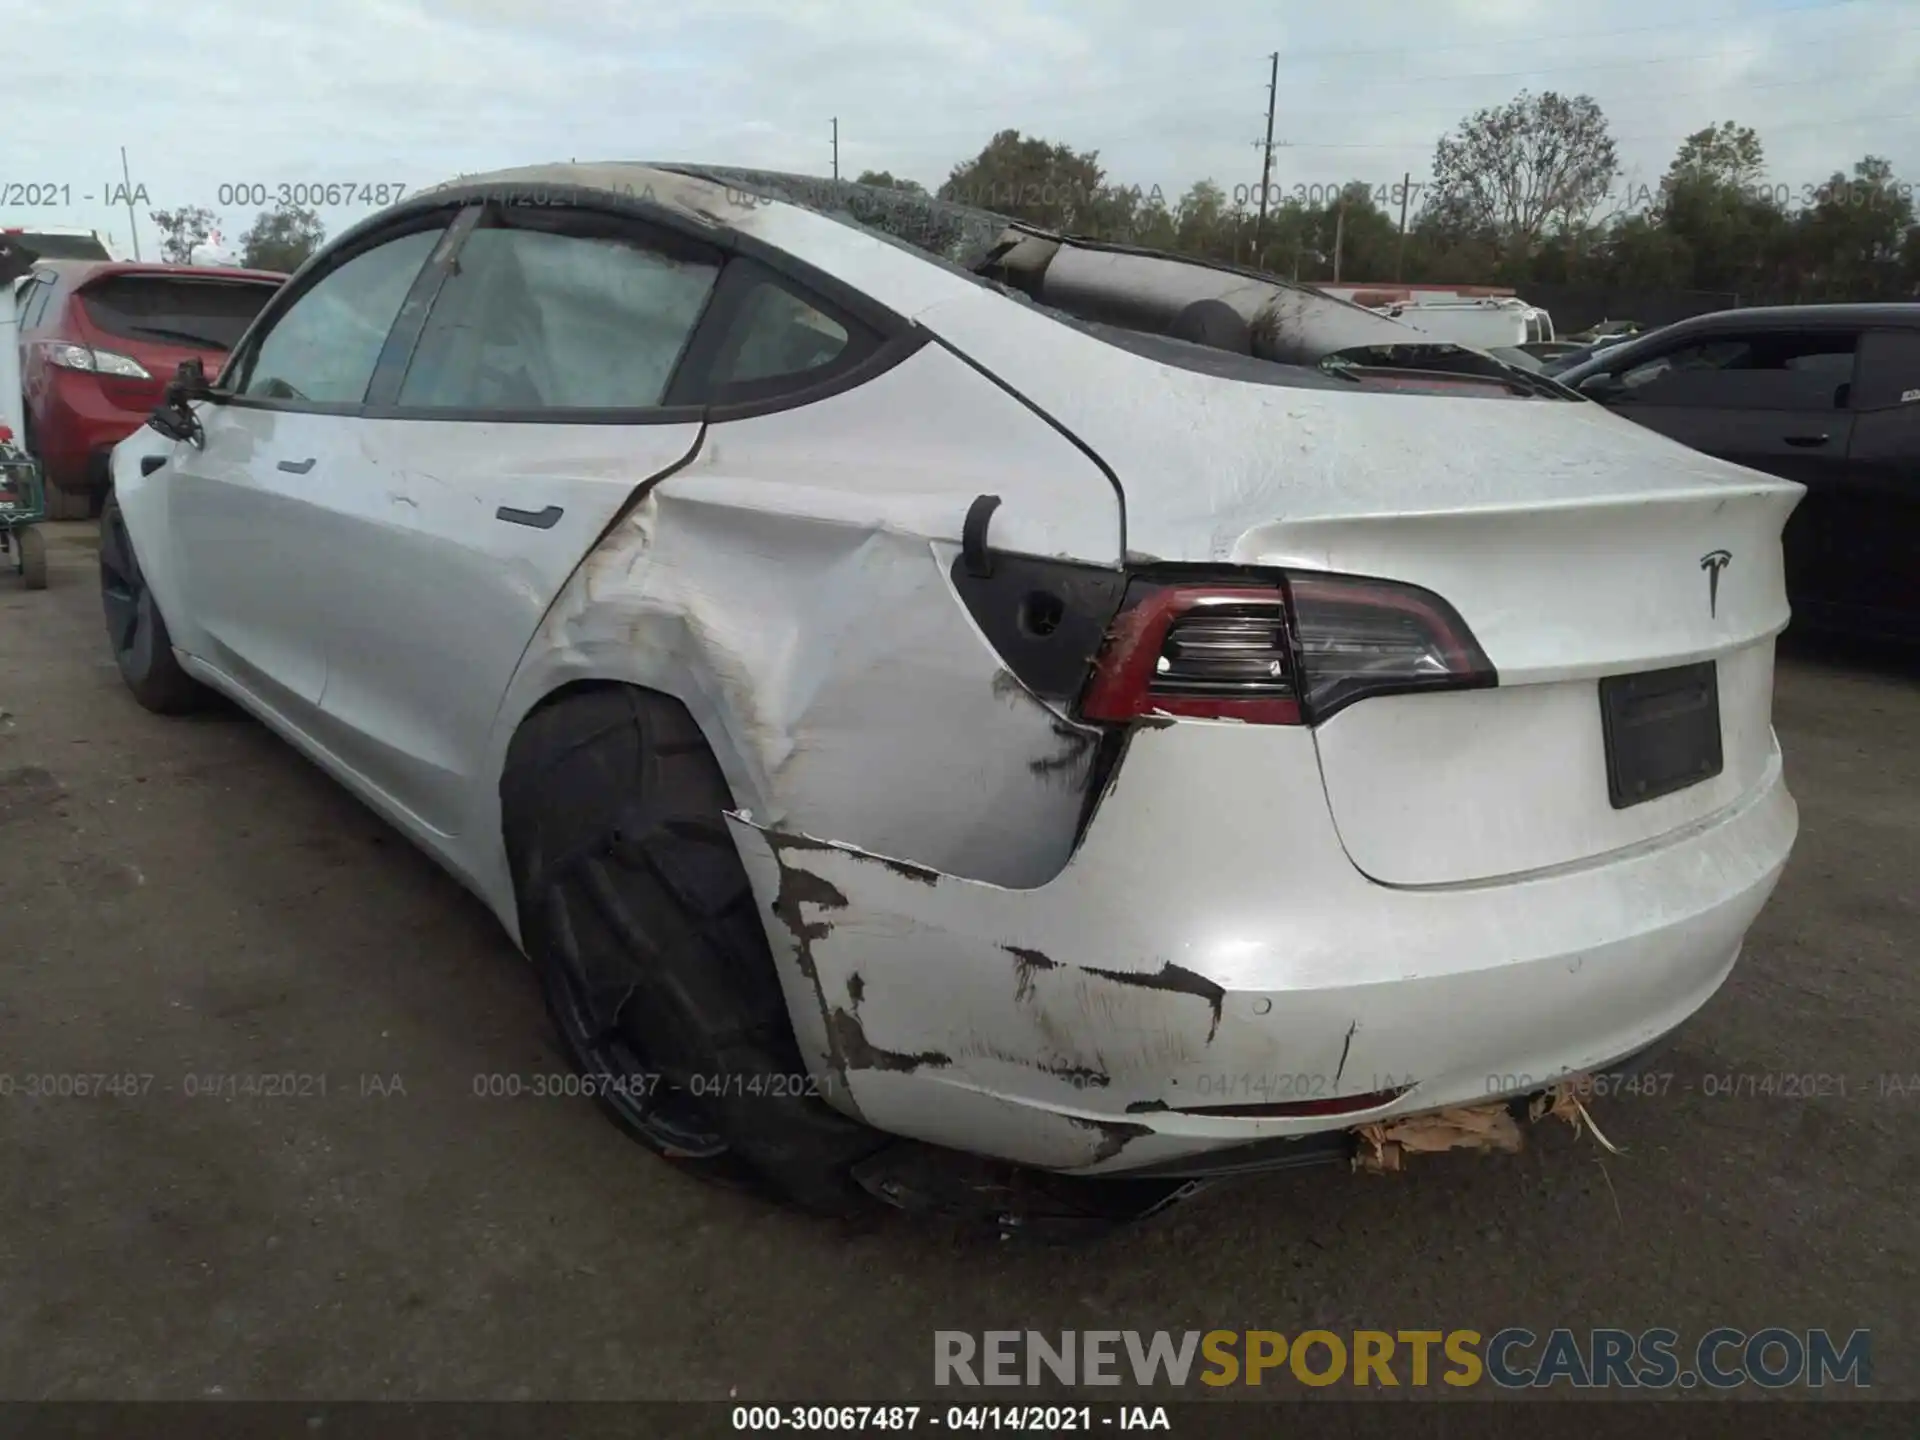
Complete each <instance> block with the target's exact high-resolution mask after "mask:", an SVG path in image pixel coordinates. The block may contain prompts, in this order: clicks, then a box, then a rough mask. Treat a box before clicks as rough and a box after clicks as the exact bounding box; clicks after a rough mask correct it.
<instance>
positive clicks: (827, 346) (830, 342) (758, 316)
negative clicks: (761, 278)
mask: <svg viewBox="0 0 1920 1440" xmlns="http://www.w3.org/2000/svg"><path fill="white" fill-rule="evenodd" d="M847 338H848V337H847V330H846V327H845V326H844V325H842V324H841V323H840V322H839V321H837V320H835V319H833V318H831V317H830V316H828V315H826V314H823V313H822V312H821V311H819V310H816V309H815V308H814V307H813V306H811V305H809V304H808V303H807V302H806V301H804V300H802V299H801V298H800V297H799V296H797V295H794V294H791V293H789V292H788V291H786V290H782V289H780V288H779V287H778V286H776V285H772V284H768V283H765V282H761V283H759V284H756V285H755V286H754V287H753V289H752V290H751V291H749V292H748V293H747V295H746V297H745V299H744V300H743V301H742V302H741V304H740V308H739V309H738V310H736V311H735V312H734V315H733V318H732V321H731V323H730V324H729V325H728V326H727V337H726V339H725V341H724V342H723V343H722V346H721V351H720V358H719V361H718V363H717V364H716V365H715V367H714V372H713V379H714V383H715V384H716V385H718V386H727V385H739V384H745V383H747V382H749V381H754V380H772V379H776V378H778V377H780V376H785V375H791V376H800V375H803V374H804V373H805V372H806V371H809V370H817V369H819V368H820V367H821V366H822V365H828V364H831V363H832V362H833V361H834V360H836V359H838V358H839V357H840V355H841V354H842V353H843V352H844V351H845V350H846V348H847Z"/></svg>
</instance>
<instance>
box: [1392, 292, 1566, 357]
mask: <svg viewBox="0 0 1920 1440" xmlns="http://www.w3.org/2000/svg"><path fill="white" fill-rule="evenodd" d="M1379 309H1380V313H1381V314H1382V315H1387V316H1390V317H1392V318H1393V319H1395V320H1398V321H1399V322H1400V323H1401V324H1403V325H1411V326H1413V327H1414V328H1415V329H1416V330H1423V331H1425V332H1426V333H1427V334H1429V335H1432V336H1433V337H1434V338H1436V339H1439V340H1448V341H1451V342H1452V343H1454V344H1456V345H1466V346H1470V347H1471V348H1473V349H1475V350H1494V349H1500V348H1503V347H1508V346H1519V345H1537V344H1542V343H1545V342H1547V341H1551V340H1552V339H1553V338H1554V334H1553V317H1552V316H1551V315H1549V314H1548V313H1547V312H1546V311H1545V310H1542V309H1540V308H1539V307H1538V306H1537V305H1529V304H1527V302H1526V301H1524V300H1522V299H1520V298H1519V297H1518V296H1516V295H1508V296H1502V297H1485V298H1480V299H1460V300H1438V299H1434V300H1429V299H1426V298H1424V297H1421V298H1417V299H1414V300H1410V301H1400V302H1397V303H1395V304H1392V305H1386V306H1381V307H1379Z"/></svg>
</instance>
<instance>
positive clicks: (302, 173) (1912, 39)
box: [0, 0, 1920, 253]
mask: <svg viewBox="0 0 1920 1440" xmlns="http://www.w3.org/2000/svg"><path fill="white" fill-rule="evenodd" d="M22 3H23V0H11V3H10V4H9V5H8V10H9V13H10V15H11V16H12V17H15V18H14V23H13V24H11V25H10V26H9V27H8V29H9V34H10V36H11V37H13V38H12V40H11V43H12V45H13V46H14V47H15V55H14V58H13V61H12V63H10V64H9V66H8V77H7V80H6V83H5V86H4V90H3V91H0V134H4V135H5V136H6V138H7V141H8V143H7V144H6V145H5V147H4V149H0V187H4V188H0V201H4V202H6V203H5V204H4V205H3V206H0V225H20V224H28V223H35V222H37V223H42V224H83V225H89V226H97V227H99V228H101V229H104V230H108V231H111V232H112V233H113V234H114V236H115V238H116V240H117V241H118V242H119V243H120V244H122V245H123V246H124V245H125V244H126V239H127V227H128V219H127V214H126V211H125V208H124V207H122V208H120V209H119V210H117V211H115V210H114V209H113V208H112V207H111V206H110V205H109V204H108V203H107V201H108V198H109V188H110V187H112V186H116V185H118V184H119V182H120V174H121V171H120V147H121V146H122V145H124V146H125V147H126V149H127V155H128V168H129V172H130V175H131V178H132V180H133V182H134V185H135V186H136V187H138V188H139V189H140V190H143V191H144V192H145V195H144V199H143V201H142V203H141V204H140V205H139V207H138V208H139V211H140V223H141V235H142V239H143V241H144V243H145V245H146V247H147V249H148V252H149V253H151V250H152V247H153V243H154V241H153V231H152V227H151V225H150V224H149V223H148V222H147V219H146V211H147V210H148V209H162V208H171V207H173V206H176V205H183V204H199V205H205V206H207V207H208V208H210V209H213V210H215V211H216V212H218V213H220V214H221V215H222V218H223V220H224V222H225V225H226V227H227V235H228V238H229V239H230V240H231V239H232V238H233V237H234V236H237V234H238V233H239V231H240V230H242V229H244V228H245V226H246V224H247V223H248V222H249V221H250V220H251V218H252V215H253V208H254V207H250V206H248V205H246V204H245V203H244V193H245V192H240V193H241V194H242V196H243V203H239V204H234V203H222V199H223V192H222V187H223V186H228V187H231V186H262V187H266V189H267V190H268V191H269V192H274V191H277V188H278V187H279V186H281V185H298V184H307V185H313V184H327V183H332V184H340V185H343V186H344V185H351V186H352V187H354V188H355V189H356V191H357V189H358V187H360V186H364V185H368V184H380V183H386V184H389V185H405V186H407V187H409V188H413V187H417V186H420V185H422V184H428V183H432V182H434V181H437V180H442V179H446V178H448V177H450V176H452V175H455V174H458V173H462V172H468V171H476V170H487V169H494V168H499V167H503V166H507V165H516V164H525V163H530V162H538V161H543V160H554V159H567V158H569V157H577V158H580V159H583V160H584V159H588V158H593V159H614V158H618V159H642V158H653V159H704V160H709V161H714V162H720V163H728V164H736V165H753V166H762V167H768V168H779V169H790V170H801V171H809V172H814V173H819V174H826V173H829V172H830V168H831V165H832V150H831V122H832V119H833V117H835V116H837V117H838V118H839V125H840V166H841V170H842V173H843V174H846V175H853V174H856V173H858V172H859V171H860V170H862V169H867V168H875V169H888V170H892V171H894V172H895V173H896V174H904V175H909V176H912V177H914V178H916V179H918V180H921V181H923V182H924V183H926V184H928V185H929V186H931V185H935V184H938V183H939V181H941V180H942V179H944V178H945V176H946V174H947V172H948V170H949V169H950V168H951V167H952V165H953V164H954V163H955V162H956V161H958V160H960V159H963V158H964V157H966V156H968V155H971V154H973V153H975V152H977V151H978V149H979V148H980V146H981V145H982V144H983V143H984V142H985V141H986V139H987V138H988V137H989V136H990V135H991V134H992V133H993V132H994V131H995V130H996V129H1000V128H1004V127H1009V126H1011V127H1015V128H1018V129H1020V130H1022V131H1025V132H1027V133H1030V134H1039V135H1042V136H1044V137H1046V138H1047V139H1049V140H1058V141H1065V142H1068V143H1071V144H1072V145H1074V146H1075V147H1076V148H1080V149H1097V150H1098V151H1099V152H1100V156H1101V159H1102V161H1103V163H1104V164H1105V165H1106V166H1107V169H1108V173H1109V178H1111V179H1114V180H1117V181H1120V182H1122V183H1127V184H1137V185H1139V186H1141V187H1143V188H1146V187H1151V186H1154V185H1158V186H1160V187H1161V188H1162V190H1163V191H1165V192H1166V193H1167V195H1168V196H1169V198H1170V199H1171V198H1172V197H1173V196H1175V195H1177V194H1178V193H1179V192H1180V191H1182V190H1184V189H1185V188H1186V187H1187V186H1188V185H1189V184H1191V183H1192V182H1193V181H1194V180H1195V179H1198V178H1201V177H1203V176H1210V177H1212V178H1213V179H1215V180H1216V181H1218V182H1220V183H1221V184H1222V185H1223V186H1226V187H1227V188H1228V190H1229V191H1230V192H1231V190H1232V189H1233V187H1235V186H1236V185H1239V186H1246V185H1250V184H1251V183H1252V182H1255V181H1257V180H1258V178H1259V168H1260V154H1259V141H1260V138H1261V133H1262V129H1263V126H1264V123H1265V113H1266V103H1267V93H1266V92H1267V73H1268V71H1267V66H1268V62H1267V59H1266V57H1267V55H1268V53H1269V52H1272V51H1276V50H1277V51H1278V52H1279V53H1280V75H1279V107H1278V118H1277V121H1276V125H1275V139H1276V140H1278V141H1283V142H1285V145H1284V147H1283V148H1278V149H1276V151H1275V179H1276V181H1277V182H1279V183H1280V184H1281V185H1283V186H1284V187H1287V188H1288V189H1291V187H1293V186H1296V185H1301V186H1312V185H1328V184H1332V183H1335V182H1339V181H1344V180H1348V179H1363V180H1367V181H1370V182H1372V183H1374V184H1376V185H1387V184H1391V183H1393V182H1395V181H1397V180H1398V178H1399V176H1400V175H1401V173H1402V172H1403V171H1407V170H1411V171H1412V172H1413V174H1414V177H1415V179H1416V180H1419V179H1421V178H1422V177H1423V176H1424V175H1425V174H1426V172H1427V170H1428V167H1429V165H1430V162H1431V159H1432V154H1433V144H1434V141H1435V139H1436V138H1437V137H1438V136H1439V135H1440V134H1442V133H1443V132H1444V131H1446V130H1447V129H1449V128H1450V127H1451V126H1452V125H1454V124H1455V123H1456V122H1457V121H1458V120H1459V119H1460V118H1461V117H1462V116H1463V115H1465V114H1467V113H1469V112H1470V111H1472V110H1473V109H1474V108H1476V107H1478V106H1482V105H1492V104H1499V103H1501V102H1503V101H1505V100H1507V99H1509V98H1511V97H1512V96H1513V95H1514V94H1515V93H1516V92H1517V91H1519V90H1521V89H1522V88H1528V87H1530V88H1532V89H1535V90H1541V89H1557V90H1561V91H1563V92H1570V93H1581V92H1584V93H1587V94H1591V95H1592V96H1594V97H1595V98H1596V99H1597V100H1598V101H1599V102H1600V104H1601V106H1602V107H1603V108H1604V110H1605V111H1606V113H1607V115H1608V117H1609V119H1610V121H1611V122H1612V126H1613V133H1614V135H1615V137H1616V139H1617V140H1618V142H1619V146H1620V151H1621V155H1622V159H1623V161H1624V163H1625V167H1626V173H1625V175H1624V176H1623V177H1622V181H1621V185H1622V187H1623V189H1624V190H1626V191H1631V190H1632V189H1633V187H1635V186H1638V185H1642V184H1650V183H1652V182H1654V181H1655V180H1657V179H1658V177H1659V174H1660V172H1661V171H1662V170H1663V169H1664V168H1665V166H1666V163H1667V160H1668V159H1669V158H1670V156H1671V155H1672V152H1673V149H1674V146H1675V144H1676V143H1677V142H1678V140H1679V139H1680V138H1681V137H1682V136H1683V135H1685V134H1686V133H1687V132H1689V131H1691V130H1694V129H1697V128H1699V127H1700V126H1702V125H1705V124H1708V123H1711V122H1713V121H1717V120H1722V119H1729V118H1730V119H1735V120H1739V121H1741V122H1744V123H1749V124H1752V125H1754V126H1756V127H1757V128H1758V129H1759V131H1760V133H1761V137H1762V139H1763V140H1764V142H1765V145H1766V151H1767V156H1768V161H1769V167H1770V170H1771V176H1770V179H1771V180H1772V181H1773V182H1774V183H1775V184H1776V185H1780V186H1785V187H1789V188H1790V189H1791V190H1793V191H1795V192H1798V191H1799V190H1800V188H1801V187H1802V186H1808V185H1812V184H1814V183H1817V182H1818V181H1820V180H1822V179H1824V178H1825V177H1826V176H1827V175H1828V174H1829V173H1830V172H1831V171H1832V170H1834V169H1835V168H1838V167H1845V166H1850V165H1851V164H1852V162H1853V161H1854V160H1856V159H1857V158H1859V157H1860V156H1861V155H1862V154H1865V153H1868V152H1872V153H1876V154H1880V155H1884V156H1886V157H1888V158H1889V159H1891V160H1892V161H1893V162H1894V165H1895V168H1896V171H1897V172H1898V173H1899V174H1900V175H1901V176H1902V177H1903V179H1904V180H1906V181H1907V182H1910V183H1915V184H1920V0H1612V3H1610V4H1608V5H1605V6H1597V5H1594V6H1571V5H1567V4H1564V3H1549V0H1341V3H1329V0H1152V3H1148V0H965V3H941V0H645V3H635V0H245V3H239V0H176V3H167V4H154V3H151V0H24V5H25V16H24V19H22V18H19V17H20V16H21V7H22ZM227 193H228V194H231V193H233V192H231V191H229V192H227ZM32 199H39V200H40V201H42V202H45V201H47V200H49V199H51V200H52V201H53V203H52V204H50V205H49V204H45V203H42V204H41V205H39V206H38V207H33V206H30V205H27V204H23V203H22V202H24V201H28V200H32ZM368 208H370V207H368V206H366V205H364V204H362V203H360V202H359V201H358V199H357V197H356V200H355V202H354V203H352V204H341V205H338V206H329V207H325V208H323V209H322V219H323V220H324V221H325V223H326V225H327V229H328V231H329V233H332V232H335V231H337V230H339V229H340V228H341V227H342V226H343V225H345V224H347V223H350V222H351V221H353V220H355V219H357V218H359V217H360V216H361V215H363V214H365V213H366V211H367V209H368Z"/></svg>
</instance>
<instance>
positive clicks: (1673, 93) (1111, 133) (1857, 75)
mask: <svg viewBox="0 0 1920 1440" xmlns="http://www.w3.org/2000/svg"><path fill="white" fill-rule="evenodd" d="M1913 28H1916V29H1920V26H1916V27H1913ZM1908 73H1909V71H1908V67H1905V66H1902V67H1900V68H1898V69H1894V70H1884V71H1877V70H1868V71H1859V70H1846V71H1835V72H1831V73H1828V74H1824V75H1812V76H1801V77H1799V78H1798V79H1793V80H1766V81H1755V82H1753V83H1751V84H1747V85H1727V86H1718V87H1714V88H1709V89H1704V90H1667V89H1648V90H1637V91H1634V92H1631V93H1629V94H1626V95H1615V96H1611V97H1609V101H1608V103H1609V104H1611V105H1613V106H1614V107H1616V108H1619V107H1623V106H1631V105H1634V104H1637V103H1641V102H1646V101H1655V100H1689V99H1695V98H1698V97H1701V96H1708V95H1712V96H1720V95H1724V94H1727V93H1729V92H1733V91H1739V90H1783V89H1790V88H1792V87H1794V86H1800V85H1825V86H1837V85H1841V84H1847V85H1851V86H1854V87H1856V88H1857V87H1858V86H1859V85H1860V84H1861V83H1862V82H1863V81H1868V80H1874V79H1880V78H1886V79H1894V78H1904V77H1905V76H1906V75H1907V74H1908ZM1315 108H1316V113H1318V114H1319V115H1320V116H1321V117H1322V118H1324V119H1328V120H1332V121H1335V122H1338V121H1339V120H1341V119H1342V118H1344V117H1343V116H1342V115H1341V114H1340V113H1338V112H1330V111H1328V110H1326V109H1324V108H1323V107H1315ZM1476 108H1478V107H1476ZM1494 108H1498V107H1494ZM1360 113H1361V112H1348V116H1350V117H1352V118H1358V117H1359V114H1360ZM1467 113H1468V112H1466V111H1463V110H1462V109H1461V108H1460V107H1458V106H1446V107H1440V106H1435V107H1433V108H1432V109H1425V110H1398V111H1395V112H1394V116H1395V118H1396V119H1402V120H1405V119H1423V118H1426V117H1434V118H1435V119H1436V120H1438V121H1439V122H1440V123H1441V124H1443V125H1446V124H1448V118H1449V117H1450V119H1451V121H1452V122H1458V121H1459V120H1463V119H1465V118H1467ZM1187 118H1189V120H1190V123H1191V124H1192V125H1197V126H1199V127H1202V128H1204V127H1206V126H1207V125H1209V124H1210V123H1212V121H1211V119H1210V117H1208V116H1206V115H1204V114H1200V115H1192V116H1190V117H1187ZM1889 118H1893V117H1889ZM1064 123H1071V122H1064ZM1796 123H1798V122H1796ZM1820 123H1825V122H1820ZM1695 128H1696V129H1697V128H1699V127H1697V126H1696V127H1695ZM1754 128H1755V129H1756V130H1760V129H1780V128H1787V127H1784V126H1762V125H1756V126H1755V127H1754ZM1166 132H1167V126H1166V124H1165V122H1164V121H1162V122H1159V123H1157V124H1154V125H1153V126H1152V127H1151V128H1150V129H1139V130H1119V131H1115V130H1105V129H1103V130H1102V134H1103V135H1104V136H1105V137H1106V138H1107V140H1108V141H1113V140H1131V139H1144V138H1150V137H1159V136H1164V135H1165V134H1166ZM1686 133H1687V134H1691V133H1693V132H1692V131H1688V132H1686ZM1614 138H1615V139H1616V140H1619V139H1625V138H1629V137H1624V136H1615V137H1614ZM1674 138H1676V139H1685V138H1686V135H1679V136H1676V137H1674ZM1256 143H1257V142H1256ZM1287 143H1288V145H1290V146H1293V147H1294V148H1298V149H1303V150H1313V149H1327V148H1329V147H1328V146H1324V145H1316V144H1315V143H1314V142H1312V141H1288V142H1287ZM1422 143H1424V142H1422Z"/></svg>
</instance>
